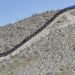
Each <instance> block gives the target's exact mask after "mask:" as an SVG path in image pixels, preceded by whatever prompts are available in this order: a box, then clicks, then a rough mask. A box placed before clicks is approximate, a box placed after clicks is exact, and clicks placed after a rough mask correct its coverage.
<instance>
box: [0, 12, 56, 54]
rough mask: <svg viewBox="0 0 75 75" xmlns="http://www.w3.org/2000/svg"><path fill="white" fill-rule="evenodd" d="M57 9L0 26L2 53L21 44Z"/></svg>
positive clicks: (0, 48) (0, 51)
mask: <svg viewBox="0 0 75 75" xmlns="http://www.w3.org/2000/svg"><path fill="white" fill-rule="evenodd" d="M55 13H56V11H50V12H49V11H47V12H45V13H41V14H35V15H33V16H32V17H29V18H26V19H24V20H20V21H18V22H16V23H14V24H8V25H7V26H4V27H0V53H3V52H6V51H8V50H9V49H11V48H13V47H14V46H15V45H17V44H19V43H20V42H21V41H22V40H23V39H25V38H26V37H27V36H29V35H30V34H32V33H34V32H35V31H36V30H37V29H38V28H40V27H41V26H42V25H43V24H44V23H45V22H46V21H47V20H48V19H50V18H51V17H52V16H53V15H54V14H55Z"/></svg>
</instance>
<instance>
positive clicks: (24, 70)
mask: <svg viewBox="0 0 75 75" xmlns="http://www.w3.org/2000/svg"><path fill="white" fill-rule="evenodd" d="M74 11H75V10H74V9H73V10H70V11H67V12H65V13H63V14H61V15H59V16H58V17H57V18H56V19H55V20H54V21H53V22H52V23H51V24H50V25H49V26H47V27H46V28H45V29H44V30H43V31H41V32H40V33H39V34H37V35H36V36H35V37H34V38H32V39H31V40H30V41H28V42H27V43H26V44H25V45H24V46H22V47H21V50H20V52H19V53H16V55H12V54H10V57H9V59H6V57H5V59H4V60H3V61H1V62H0V74H1V75H75V15H73V13H74ZM36 39H37V40H36ZM15 52H17V50H16V51H15Z"/></svg>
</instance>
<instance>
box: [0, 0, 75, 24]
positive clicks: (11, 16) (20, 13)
mask: <svg viewBox="0 0 75 75" xmlns="http://www.w3.org/2000/svg"><path fill="white" fill-rule="evenodd" d="M74 4H75V0H0V25H5V24H8V23H14V22H16V21H17V20H20V19H23V18H25V17H29V16H31V15H32V14H35V13H41V12H44V11H47V10H51V9H53V10H55V9H61V8H65V7H67V6H70V5H74Z"/></svg>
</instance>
